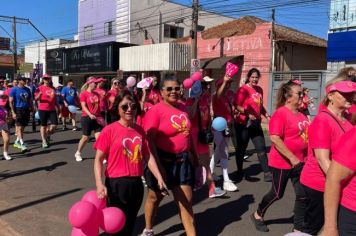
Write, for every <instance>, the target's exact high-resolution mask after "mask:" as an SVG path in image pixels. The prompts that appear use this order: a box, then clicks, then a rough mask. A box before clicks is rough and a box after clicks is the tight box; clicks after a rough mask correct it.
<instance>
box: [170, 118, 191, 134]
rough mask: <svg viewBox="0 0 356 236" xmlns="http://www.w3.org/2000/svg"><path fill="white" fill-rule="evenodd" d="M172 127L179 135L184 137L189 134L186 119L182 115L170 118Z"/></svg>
mask: <svg viewBox="0 0 356 236" xmlns="http://www.w3.org/2000/svg"><path fill="white" fill-rule="evenodd" d="M171 123H172V127H173V128H175V129H176V130H177V131H178V132H179V133H183V134H185V135H188V134H189V128H188V119H187V117H186V116H185V115H184V114H180V115H179V116H178V115H173V116H171Z"/></svg>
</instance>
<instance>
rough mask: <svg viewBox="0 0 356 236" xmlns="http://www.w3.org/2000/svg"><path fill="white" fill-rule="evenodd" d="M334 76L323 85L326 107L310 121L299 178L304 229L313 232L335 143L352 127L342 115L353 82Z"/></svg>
mask: <svg viewBox="0 0 356 236" xmlns="http://www.w3.org/2000/svg"><path fill="white" fill-rule="evenodd" d="M335 80H336V81H339V82H336V83H335ZM335 80H332V81H330V82H329V83H328V84H327V85H326V94H327V95H326V97H325V98H324V100H323V104H324V105H325V106H326V109H324V110H322V111H320V112H319V114H318V115H317V116H316V117H315V118H314V120H313V122H312V124H311V125H310V129H309V144H308V158H307V161H306V163H305V166H304V168H303V171H302V174H301V178H300V181H301V183H302V184H303V185H304V188H305V191H306V194H307V196H308V200H309V201H308V206H307V210H306V214H305V228H304V231H303V232H305V233H309V234H312V235H316V234H317V233H318V232H319V231H320V229H321V227H322V226H323V224H324V218H323V215H324V208H323V195H324V188H325V175H326V173H327V172H328V169H329V166H330V162H331V157H332V156H333V154H334V152H335V151H336V150H337V148H336V143H337V142H338V140H339V139H340V137H341V136H342V135H343V134H344V133H345V132H347V131H348V130H350V129H351V128H352V125H351V124H350V122H349V121H348V120H347V119H346V118H345V110H346V109H348V108H350V107H351V104H352V102H353V96H354V91H356V86H355V83H353V82H351V81H340V78H336V79H335Z"/></svg>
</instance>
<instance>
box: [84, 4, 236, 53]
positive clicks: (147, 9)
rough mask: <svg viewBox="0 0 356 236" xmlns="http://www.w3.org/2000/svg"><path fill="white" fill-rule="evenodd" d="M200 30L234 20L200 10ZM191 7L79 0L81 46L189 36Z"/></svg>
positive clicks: (134, 42)
mask: <svg viewBox="0 0 356 236" xmlns="http://www.w3.org/2000/svg"><path fill="white" fill-rule="evenodd" d="M201 13H202V14H205V15H206V16H202V17H201V18H200V19H199V29H201V30H203V29H204V28H205V29H207V28H210V27H213V26H216V25H219V24H222V23H224V22H227V21H230V20H232V19H233V18H230V17H226V16H222V15H217V14H209V13H208V12H203V11H201ZM191 17H192V8H190V7H187V6H184V5H180V4H175V3H171V2H168V1H164V0H79V1H78V35H79V45H80V46H83V45H89V44H96V43H103V42H110V41H116V42H124V43H131V44H137V45H142V44H153V43H165V42H170V41H173V40H175V39H177V38H182V37H185V36H188V35H190V30H191V24H192V21H191Z"/></svg>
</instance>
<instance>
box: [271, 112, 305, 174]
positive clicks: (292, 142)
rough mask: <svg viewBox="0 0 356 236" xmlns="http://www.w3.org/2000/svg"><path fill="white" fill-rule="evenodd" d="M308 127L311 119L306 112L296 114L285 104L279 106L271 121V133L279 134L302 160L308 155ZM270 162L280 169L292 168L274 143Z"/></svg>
mask: <svg viewBox="0 0 356 236" xmlns="http://www.w3.org/2000/svg"><path fill="white" fill-rule="evenodd" d="M308 128H309V121H308V118H307V117H306V116H305V115H304V114H302V113H300V112H298V113H297V114H295V113H293V112H292V111H291V110H289V109H288V108H287V107H285V106H283V107H280V108H278V109H277V110H276V111H275V113H274V114H273V115H272V117H271V120H270V122H269V134H270V135H277V136H279V137H280V138H281V139H282V140H283V143H284V144H285V145H286V147H287V148H288V149H289V150H290V151H291V152H292V153H293V154H294V155H295V156H296V157H297V158H298V159H299V160H300V161H301V162H304V159H305V157H306V156H307V151H308ZM268 164H269V165H270V166H272V167H274V168H278V169H291V168H292V166H291V164H290V162H289V161H288V159H287V158H286V157H283V156H282V155H281V154H280V152H278V151H277V149H276V147H275V146H274V144H272V147H271V151H270V153H269V158H268Z"/></svg>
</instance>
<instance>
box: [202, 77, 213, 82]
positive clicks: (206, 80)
mask: <svg viewBox="0 0 356 236" xmlns="http://www.w3.org/2000/svg"><path fill="white" fill-rule="evenodd" d="M203 80H204V81H205V82H211V81H213V80H214V79H213V78H210V77H209V76H205V77H204V78H203Z"/></svg>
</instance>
